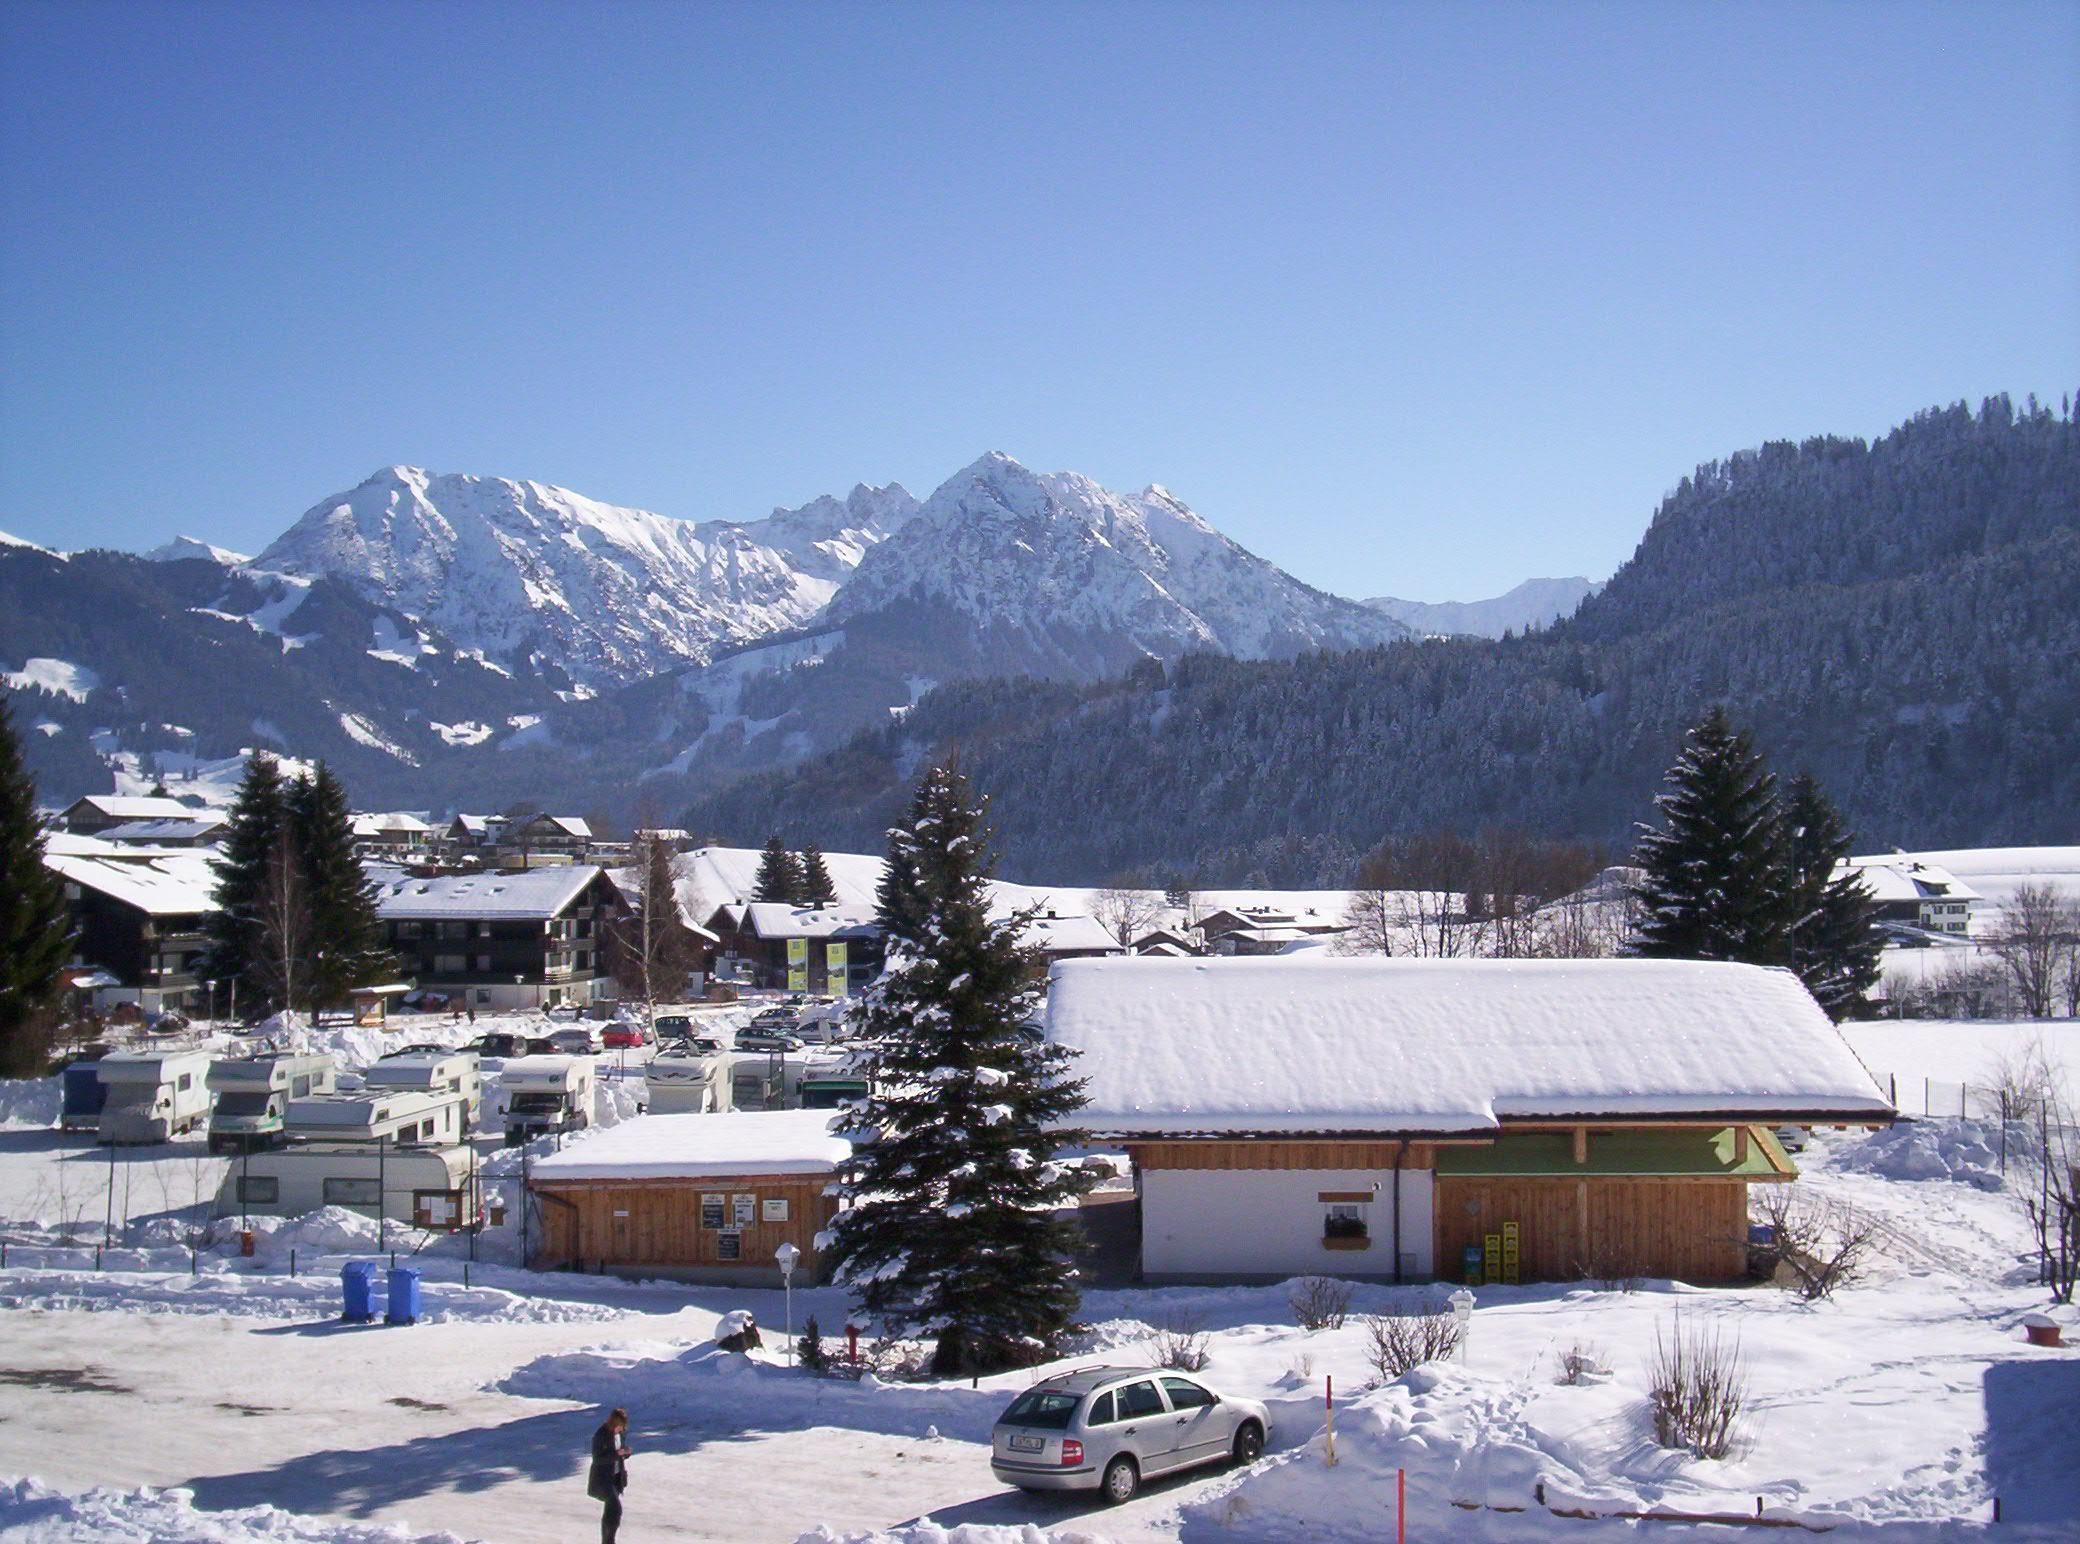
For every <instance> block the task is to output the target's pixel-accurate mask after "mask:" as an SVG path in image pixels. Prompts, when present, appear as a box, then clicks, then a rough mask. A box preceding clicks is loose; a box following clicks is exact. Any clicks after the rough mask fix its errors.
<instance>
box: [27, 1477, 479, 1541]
mask: <svg viewBox="0 0 2080 1544" xmlns="http://www.w3.org/2000/svg"><path fill="white" fill-rule="evenodd" d="M0 1538H4V1539H6V1540H8V1541H9V1544H60V1541H66V1544H70V1541H73V1540H79V1539H96V1540H100V1541H103V1544H249V1541H262V1540H265V1541H270V1544H463V1539H462V1537H461V1535H459V1534H454V1533H413V1532H412V1531H411V1530H410V1529H408V1528H402V1527H399V1526H397V1525H395V1524H390V1525H384V1524H379V1523H378V1524H371V1523H346V1522H332V1521H328V1520H326V1519H324V1518H317V1517H299V1516H298V1515H297V1514H296V1513H294V1512H284V1511H282V1510H281V1509H280V1508H279V1507H271V1506H256V1507H245V1508H243V1509H241V1510H239V1511H236V1512H200V1511H197V1510H196V1509H195V1495H194V1492H193V1491H187V1490H151V1489H145V1490H127V1491H126V1490H90V1491H86V1492H84V1493H75V1494H67V1493H65V1492H63V1491H58V1490H53V1489H51V1488H49V1487H47V1486H45V1485H43V1484H41V1483H40V1482H38V1481H36V1480H33V1479H31V1480H14V1481H11V1482H10V1481H0Z"/></svg>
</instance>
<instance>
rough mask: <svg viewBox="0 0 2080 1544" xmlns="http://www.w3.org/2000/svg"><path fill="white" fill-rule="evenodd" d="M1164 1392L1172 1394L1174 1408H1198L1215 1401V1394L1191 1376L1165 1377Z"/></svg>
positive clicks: (1171, 1405)
mask: <svg viewBox="0 0 2080 1544" xmlns="http://www.w3.org/2000/svg"><path fill="white" fill-rule="evenodd" d="M1163 1392H1164V1393H1165V1394H1168V1395H1169V1396H1170V1408H1171V1409H1173V1410H1198V1409H1201V1408H1203V1407H1205V1406H1207V1405H1210V1404H1212V1403H1213V1395H1211V1394H1209V1393H1208V1392H1207V1391H1206V1390H1205V1389H1202V1388H1200V1387H1199V1385H1198V1384H1196V1383H1194V1382H1192V1380H1191V1379H1189V1378H1165V1379H1164V1380H1163Z"/></svg>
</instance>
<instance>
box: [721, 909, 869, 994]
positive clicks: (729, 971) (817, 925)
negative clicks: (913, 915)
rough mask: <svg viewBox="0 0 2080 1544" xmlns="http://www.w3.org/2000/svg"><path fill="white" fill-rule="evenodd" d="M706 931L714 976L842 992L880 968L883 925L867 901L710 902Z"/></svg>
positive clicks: (865, 980)
mask: <svg viewBox="0 0 2080 1544" xmlns="http://www.w3.org/2000/svg"><path fill="white" fill-rule="evenodd" d="M706 931H708V932H710V933H712V934H714V935H715V940H716V942H715V975H716V977H717V979H719V980H724V981H737V982H742V983H745V984H748V985H751V986H761V987H772V988H774V989H776V990H786V991H794V992H816V993H822V994H826V995H829V996H832V997H844V996H847V995H849V994H850V993H852V992H856V991H858V990H859V989H860V988H861V987H863V986H865V985H866V984H867V983H868V982H869V981H872V980H873V979H874V977H875V976H877V975H879V974H880V973H881V955H882V951H881V927H880V924H878V923H877V922H875V920H874V913H873V911H872V910H871V909H869V908H865V907H857V906H790V905H788V904H787V903H786V902H785V901H743V902H735V903H731V904H729V905H724V906H718V907H716V908H715V910H714V911H713V912H712V913H710V914H709V917H708V921H707V924H706Z"/></svg>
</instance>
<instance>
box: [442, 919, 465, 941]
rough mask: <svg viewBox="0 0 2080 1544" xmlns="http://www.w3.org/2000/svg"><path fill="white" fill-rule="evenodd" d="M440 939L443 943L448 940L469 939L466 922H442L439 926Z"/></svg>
mask: <svg viewBox="0 0 2080 1544" xmlns="http://www.w3.org/2000/svg"><path fill="white" fill-rule="evenodd" d="M440 937H441V940H442V941H443V942H446V941H448V940H450V939H457V938H467V937H469V924H468V923H467V922H443V923H442V924H441V925H440Z"/></svg>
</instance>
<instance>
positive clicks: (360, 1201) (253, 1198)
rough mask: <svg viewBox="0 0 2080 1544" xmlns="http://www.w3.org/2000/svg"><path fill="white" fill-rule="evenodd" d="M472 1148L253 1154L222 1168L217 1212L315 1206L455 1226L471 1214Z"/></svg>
mask: <svg viewBox="0 0 2080 1544" xmlns="http://www.w3.org/2000/svg"><path fill="white" fill-rule="evenodd" d="M479 1196H480V1187H479V1185H478V1183H477V1177H476V1162H475V1154H474V1153H473V1152H472V1151H471V1150H470V1149H469V1148H468V1147H466V1146H460V1147H457V1146H449V1147H440V1146H435V1147H387V1146H375V1145H373V1144H370V1143H367V1142H358V1143H345V1142H340V1143H332V1142H323V1143H306V1144H301V1145H297V1146H292V1147H278V1148H274V1149H271V1150H270V1151H267V1152H259V1153H253V1154H251V1155H250V1156H248V1157H244V1158H241V1159H239V1161H238V1162H236V1163H234V1164H232V1165H231V1166H230V1169H229V1171H228V1172H227V1173H226V1174H225V1176H224V1184H223V1187H222V1188H221V1189H220V1190H219V1191H218V1192H217V1213H218V1215H219V1216H231V1217H237V1216H240V1215H243V1214H246V1213H251V1212H258V1213H261V1214H262V1215H264V1216H274V1217H301V1216H303V1215H304V1214H305V1213H306V1212H314V1211H316V1210H317V1209H318V1208H319V1207H321V1206H343V1207H346V1208H347V1209H348V1210H349V1211H356V1212H360V1213H362V1214H363V1215H364V1216H368V1217H373V1216H375V1215H376V1208H377V1206H378V1205H380V1206H381V1208H382V1214H383V1215H384V1216H385V1217H388V1218H389V1219H390V1220H391V1221H393V1222H405V1223H410V1224H412V1225H413V1226H415V1227H421V1228H448V1229H459V1228H466V1227H469V1226H471V1225H472V1224H473V1223H474V1222H475V1221H476V1220H477V1219H478V1216H479V1214H480V1213H479Z"/></svg>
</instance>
